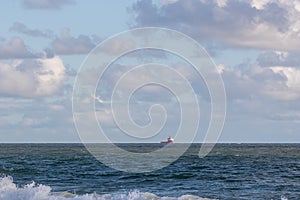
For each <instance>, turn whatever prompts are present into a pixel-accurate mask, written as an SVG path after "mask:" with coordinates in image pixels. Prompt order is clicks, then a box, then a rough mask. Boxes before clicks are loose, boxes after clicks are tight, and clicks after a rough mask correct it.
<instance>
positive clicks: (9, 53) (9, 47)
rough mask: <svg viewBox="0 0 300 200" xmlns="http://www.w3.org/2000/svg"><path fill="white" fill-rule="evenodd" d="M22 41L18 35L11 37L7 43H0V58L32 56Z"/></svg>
mask: <svg viewBox="0 0 300 200" xmlns="http://www.w3.org/2000/svg"><path fill="white" fill-rule="evenodd" d="M34 57H36V56H35V55H34V54H33V53H31V52H30V51H29V50H28V49H27V47H26V45H25V44H24V41H23V40H22V39H21V38H19V37H14V38H12V39H11V40H10V41H9V42H8V43H7V44H0V59H11V58H34Z"/></svg>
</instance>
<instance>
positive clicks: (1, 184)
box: [0, 176, 208, 200]
mask: <svg viewBox="0 0 300 200" xmlns="http://www.w3.org/2000/svg"><path fill="white" fill-rule="evenodd" d="M0 199H1V200H208V199H206V198H201V197H198V196H193V195H183V196H181V197H159V196H157V195H155V194H153V193H149V192H139V191H138V190H134V191H132V192H128V193H127V194H104V195H100V194H96V193H92V194H85V195H76V194H72V193H68V192H59V193H53V192H51V187H50V186H45V185H42V184H36V183H35V182H32V183H30V184H27V185H25V186H23V187H18V186H17V185H16V184H15V183H14V182H13V178H12V177H11V176H5V177H2V178H0Z"/></svg>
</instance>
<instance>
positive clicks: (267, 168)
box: [0, 144, 300, 200]
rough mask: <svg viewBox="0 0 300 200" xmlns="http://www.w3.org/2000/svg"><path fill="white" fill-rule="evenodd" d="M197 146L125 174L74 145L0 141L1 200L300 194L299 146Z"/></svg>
mask: <svg viewBox="0 0 300 200" xmlns="http://www.w3.org/2000/svg"><path fill="white" fill-rule="evenodd" d="M174 145H176V144H174ZM200 145H201V144H193V145H192V146H191V147H190V149H189V150H188V151H187V152H186V153H185V154H184V155H183V156H182V157H181V158H180V159H178V160H177V161H176V162H175V163H173V164H171V165H170V166H168V167H166V168H163V169H161V170H158V171H154V172H149V173H142V174H131V173H126V172H120V171H116V170H114V169H111V168H109V167H107V166H105V165H103V164H101V163H100V162H99V161H97V160H96V159H95V158H94V157H93V156H92V155H90V154H89V152H88V151H87V150H86V149H85V148H84V147H83V146H82V145H80V144H0V177H1V178H0V199H1V200H50V199H51V200H54V199H55V200H65V199H78V200H79V199H80V200H81V199H82V200H86V199H182V200H184V199H202V198H208V199H274V200H275V199H282V200H284V199H289V200H290V199H300V144H218V145H217V146H216V147H215V148H214V150H213V151H212V152H211V153H210V154H209V155H208V156H207V157H205V158H202V159H200V158H199V157H198V151H199V148H200ZM121 146H122V147H123V148H125V149H129V150H131V151H141V152H144V151H151V150H153V149H157V148H159V147H160V145H158V144H122V145H121Z"/></svg>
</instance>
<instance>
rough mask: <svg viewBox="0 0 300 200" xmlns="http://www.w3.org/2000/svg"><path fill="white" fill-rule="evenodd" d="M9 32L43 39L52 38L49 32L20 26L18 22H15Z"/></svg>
mask: <svg viewBox="0 0 300 200" xmlns="http://www.w3.org/2000/svg"><path fill="white" fill-rule="evenodd" d="M9 30H11V31H16V32H19V33H23V34H25V35H29V36H33V37H45V38H51V37H53V33H52V32H51V31H50V30H46V31H41V30H38V29H30V28H28V27H27V26H26V25H25V24H22V23H20V22H15V23H14V24H13V25H12V27H11V28H10V29H9Z"/></svg>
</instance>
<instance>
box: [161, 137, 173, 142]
mask: <svg viewBox="0 0 300 200" xmlns="http://www.w3.org/2000/svg"><path fill="white" fill-rule="evenodd" d="M173 142H174V139H173V138H172V137H171V136H169V137H168V140H167V141H161V142H160V143H161V144H171V143H173Z"/></svg>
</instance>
